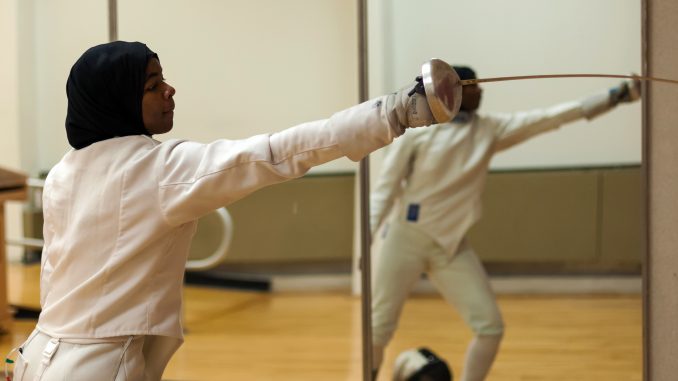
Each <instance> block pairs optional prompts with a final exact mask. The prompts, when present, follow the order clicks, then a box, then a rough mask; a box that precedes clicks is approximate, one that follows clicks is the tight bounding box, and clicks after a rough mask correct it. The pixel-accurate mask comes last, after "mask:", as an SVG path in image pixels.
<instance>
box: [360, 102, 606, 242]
mask: <svg viewBox="0 0 678 381" xmlns="http://www.w3.org/2000/svg"><path fill="white" fill-rule="evenodd" d="M610 108H611V105H610V101H609V93H608V92H607V91H606V92H604V93H600V94H596V95H593V96H590V97H588V98H585V99H583V100H581V101H573V102H567V103H563V104H559V105H556V106H553V107H550V108H547V109H539V110H533V111H527V112H518V113H513V114H488V115H481V114H475V115H471V116H470V118H468V119H467V120H465V121H461V122H460V121H458V120H455V121H453V122H451V123H445V124H439V125H435V126H431V127H429V128H421V129H413V130H408V131H407V132H406V133H405V134H404V135H403V136H401V137H400V138H399V139H398V140H397V141H396V142H395V143H394V144H393V145H392V146H390V147H389V148H388V151H387V154H386V157H385V159H384V162H383V165H382V168H381V171H380V176H379V178H378V180H377V183H376V186H375V187H374V190H373V192H372V194H371V197H370V220H371V221H370V224H371V227H372V230H373V232H376V231H377V230H378V228H379V227H381V226H382V225H384V226H385V224H384V222H385V221H387V220H388V219H389V218H395V219H399V220H401V221H407V222H409V223H410V224H411V225H410V226H412V227H414V228H416V229H418V230H420V231H421V232H423V233H425V234H428V235H429V236H430V237H431V238H433V239H435V240H436V241H437V242H438V243H439V244H440V245H441V246H442V247H443V248H445V249H446V250H447V251H448V252H449V253H450V254H454V253H455V252H456V250H457V246H458V245H459V243H460V241H461V240H462V239H463V238H464V236H465V235H466V233H467V231H468V230H469V229H470V228H471V226H473V224H474V223H475V222H477V221H478V220H479V219H480V216H481V213H482V205H481V195H482V191H483V188H484V186H485V179H486V176H487V170H488V167H489V164H490V160H491V158H492V155H494V153H495V152H498V151H501V150H503V149H506V148H509V147H511V146H513V145H515V144H518V143H520V142H523V141H525V140H527V139H529V138H531V137H533V136H535V135H537V134H540V133H542V132H546V131H550V130H553V129H555V128H558V127H560V126H561V125H562V124H565V123H568V122H572V121H574V120H577V119H580V118H582V117H587V118H592V117H594V116H597V115H599V114H601V113H602V112H605V111H607V110H609V109H610Z"/></svg>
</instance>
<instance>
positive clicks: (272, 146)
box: [14, 41, 433, 381]
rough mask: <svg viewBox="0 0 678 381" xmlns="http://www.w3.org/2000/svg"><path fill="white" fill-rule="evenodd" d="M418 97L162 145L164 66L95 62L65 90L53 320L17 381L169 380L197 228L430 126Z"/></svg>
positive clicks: (94, 53) (124, 46)
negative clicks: (327, 166) (285, 125)
mask: <svg viewBox="0 0 678 381" xmlns="http://www.w3.org/2000/svg"><path fill="white" fill-rule="evenodd" d="M410 89H411V87H410ZM408 90H409V89H404V90H402V91H399V92H396V93H393V94H391V95H387V96H383V97H379V98H377V99H374V100H371V101H368V102H365V103H363V104H360V105H357V106H354V107H351V108H349V109H346V110H343V111H340V112H338V113H336V114H334V115H332V116H331V117H330V118H329V119H325V120H319V121H314V122H308V123H304V124H301V125H298V126H296V127H292V128H289V129H286V130H284V131H282V132H278V133H273V134H267V135H258V136H254V137H251V138H249V139H244V140H235V141H234V140H217V141H214V142H212V143H209V144H201V143H196V142H192V141H187V140H175V139H172V140H168V141H165V142H160V141H157V140H155V139H153V135H157V134H162V133H166V132H168V131H170V130H171V129H172V126H173V117H174V106H175V103H174V95H175V92H176V90H175V89H174V88H173V87H172V86H170V85H169V84H168V83H167V82H166V81H165V80H164V78H163V73H162V66H161V65H160V61H159V59H158V55H157V54H156V53H154V52H153V51H151V50H150V49H149V48H148V47H147V46H146V45H144V44H142V43H139V42H121V41H118V42H112V43H107V44H103V45H98V46H95V47H93V48H90V49H89V50H87V51H86V52H85V53H84V54H83V55H82V56H81V57H80V58H79V59H78V60H77V62H75V64H74V65H73V67H72V69H71V71H70V75H69V77H68V80H67V86H66V92H67V96H68V111H67V116H66V132H67V136H68V141H69V143H70V145H71V146H72V147H73V148H72V149H71V150H70V151H69V152H67V153H66V154H65V156H63V158H62V159H61V161H60V162H59V163H58V164H57V165H56V166H54V168H52V170H51V171H50V172H49V176H48V177H47V180H46V182H45V188H44V196H43V202H44V203H43V205H44V219H45V222H44V233H45V246H44V251H43V258H42V269H41V280H40V287H41V296H40V298H41V300H40V302H41V307H42V313H41V314H40V318H39V320H38V323H37V326H36V328H35V330H34V331H33V332H32V333H31V335H30V336H29V338H28V339H27V340H26V342H25V343H23V344H22V345H21V347H20V348H19V350H18V359H17V362H16V367H15V372H14V377H15V378H14V380H15V381H18V380H69V381H78V380H86V381H91V380H116V381H119V380H160V378H161V376H162V373H163V371H164V369H165V366H166V365H167V363H168V361H169V360H170V358H171V356H172V355H173V354H174V352H175V351H176V350H177V348H178V347H179V346H180V345H181V343H182V341H183V335H182V327H181V321H180V320H181V319H180V315H181V309H182V307H181V303H182V301H181V288H182V279H183V273H184V266H185V263H186V259H187V255H188V251H189V246H190V242H191V238H192V236H193V234H194V232H195V230H196V224H197V219H198V218H200V217H201V216H203V215H205V214H207V213H209V212H210V211H212V210H215V209H217V208H220V207H222V206H224V205H227V204H229V203H231V202H233V201H235V200H238V199H240V198H242V197H244V196H246V195H248V194H250V193H252V192H254V191H256V190H257V189H260V188H262V187H264V186H267V185H271V184H275V183H280V182H283V181H286V180H289V179H293V178H296V177H300V176H302V175H303V174H304V173H306V172H307V171H308V170H309V169H310V168H311V167H313V166H316V165H319V164H322V163H325V162H328V161H330V160H334V159H337V158H340V157H343V156H346V157H348V158H350V159H352V160H354V161H357V160H359V159H361V158H362V157H364V156H365V155H367V154H368V153H370V152H372V151H374V150H376V149H378V148H380V147H382V146H384V145H387V144H389V143H390V142H391V141H392V140H393V139H394V138H396V137H398V136H399V135H401V134H402V133H403V132H404V131H405V128H407V127H415V126H425V125H430V124H431V123H432V122H433V121H432V116H431V111H430V109H429V108H428V105H427V102H426V100H425V98H424V97H423V96H422V95H420V94H414V95H412V96H409V95H408V94H407V93H408ZM422 100H423V101H422Z"/></svg>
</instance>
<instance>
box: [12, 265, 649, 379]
mask: <svg viewBox="0 0 678 381" xmlns="http://www.w3.org/2000/svg"><path fill="white" fill-rule="evenodd" d="M31 272H32V273H31ZM36 274H37V273H36V271H35V268H33V269H28V270H27V269H25V268H20V267H16V266H12V267H11V268H10V285H9V290H10V301H11V302H12V303H14V304H20V305H24V306H31V305H33V306H35V305H36V304H37V303H38V293H37V292H38V291H37V290H38V288H37V283H36V280H37V275H36ZM185 301H186V308H185V322H186V324H185V325H186V341H185V343H184V345H183V346H182V347H181V349H180V350H179V351H178V353H177V354H176V355H175V357H174V358H173V359H172V361H171V363H170V365H169V367H168V369H167V371H166V373H165V379H167V380H182V381H183V380H276V381H287V380H289V381H292V380H294V381H300V380H309V381H311V380H312V381H316V380H323V381H331V380H351V381H352V380H361V378H362V370H361V353H360V351H361V343H360V336H361V335H360V299H359V298H357V297H354V296H350V295H346V294H339V293H331V294H325V293H323V294H313V293H298V294H270V293H257V292H241V291H226V290H221V289H211V288H198V287H188V288H187V289H186V292H185ZM499 302H500V304H501V307H502V310H503V313H504V318H505V320H506V324H507V332H506V336H505V339H504V342H503V344H502V349H501V352H500V354H499V356H498V358H497V361H496V363H495V366H494V368H493V370H492V372H491V374H490V376H489V378H488V381H528V380H529V381H531V380H549V381H551V380H553V381H561V380H562V381H565V380H567V381H571V380H578V381H588V380H590V381H594V380H595V381H600V380H615V381H639V380H641V379H642V375H641V374H642V360H641V359H642V347H641V315H642V313H641V300H640V297H639V296H638V295H624V296H619V295H609V296H600V295H597V296H581V295H577V296H562V295H561V296H543V295H541V296H529V295H502V296H501V297H500V298H499ZM34 324H35V321H30V320H29V321H17V322H16V323H15V325H14V328H13V331H12V332H11V333H10V334H8V335H5V336H3V337H0V351H1V352H3V353H6V352H8V351H9V349H10V348H12V347H13V346H16V345H18V344H19V343H20V342H21V341H22V340H23V339H24V338H25V337H26V336H27V335H28V334H29V332H30V331H31V329H32V328H33V326H34ZM470 338H471V334H470V332H469V331H468V330H467V329H466V328H465V327H464V326H463V324H462V323H461V321H460V319H459V318H458V316H457V315H456V314H455V312H454V311H453V310H452V309H451V308H450V307H449V306H447V305H446V304H445V303H444V302H443V301H442V300H440V299H439V298H437V297H433V296H431V297H429V296H426V297H422V296H419V297H415V298H412V299H411V300H410V301H409V302H408V304H407V305H406V307H405V310H404V312H403V318H402V321H401V327H400V329H399V330H398V332H397V333H396V336H395V338H394V340H393V342H392V344H391V346H390V347H389V348H388V350H387V353H386V362H385V364H386V366H385V367H384V369H383V370H382V372H381V374H380V378H379V380H380V381H386V380H390V376H391V366H392V364H393V361H394V359H395V356H396V355H397V354H398V353H399V352H400V351H402V350H405V349H409V348H413V347H417V346H422V345H425V346H429V347H430V348H431V349H433V350H434V351H436V352H438V353H439V354H441V355H443V356H444V357H445V358H446V359H447V360H448V361H449V363H450V364H451V365H452V367H453V369H454V371H455V373H457V375H459V374H460V372H461V367H462V364H463V355H464V350H465V347H466V344H467V342H468V341H469V340H470Z"/></svg>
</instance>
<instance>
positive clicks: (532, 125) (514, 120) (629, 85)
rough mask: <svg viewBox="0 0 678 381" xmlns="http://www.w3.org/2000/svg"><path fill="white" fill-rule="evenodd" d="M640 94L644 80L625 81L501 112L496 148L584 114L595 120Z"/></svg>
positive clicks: (513, 143)
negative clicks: (574, 97) (579, 95)
mask: <svg viewBox="0 0 678 381" xmlns="http://www.w3.org/2000/svg"><path fill="white" fill-rule="evenodd" d="M639 98H640V82H638V81H624V82H622V83H621V84H620V85H618V86H615V87H613V88H611V89H609V90H606V91H604V92H601V93H599V94H594V95H591V96H588V97H586V98H583V99H581V100H578V101H572V102H566V103H562V104H559V105H556V106H553V107H550V108H546V109H539V110H532V111H527V112H518V113H515V114H508V115H502V116H498V117H497V120H496V124H497V131H496V133H497V137H498V139H497V146H496V150H497V151H500V150H503V149H506V148H509V147H511V146H513V145H516V144H518V143H521V142H523V141H525V140H527V139H529V138H531V137H533V136H535V135H538V134H540V133H543V132H546V131H550V130H553V129H556V128H558V127H560V126H561V125H563V124H566V123H570V122H573V121H576V120H578V119H581V118H587V119H589V120H591V119H593V118H595V117H597V116H599V115H601V114H603V113H605V112H607V111H610V110H611V109H613V108H614V107H615V106H617V105H618V104H619V103H627V102H633V101H635V100H637V99H639Z"/></svg>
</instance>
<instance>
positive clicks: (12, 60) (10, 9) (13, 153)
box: [0, 0, 22, 257]
mask: <svg viewBox="0 0 678 381" xmlns="http://www.w3.org/2000/svg"><path fill="white" fill-rule="evenodd" d="M18 8H19V0H0V51H1V52H3V54H2V56H1V58H0V135H1V136H2V138H1V139H0V166H1V167H6V168H10V169H13V170H19V169H20V167H21V166H20V162H21V157H20V156H21V151H20V149H19V106H18V105H19V102H18V94H19V87H20V85H19V81H18V73H19V62H18V59H17V56H18V50H19V38H18V30H19V23H18ZM5 216H6V218H7V221H6V234H7V237H17V236H19V235H21V234H22V230H21V207H20V205H18V204H16V203H8V204H7V208H6V209H5ZM0 218H1V217H0ZM7 253H8V256H10V257H14V256H16V255H18V254H19V252H18V250H17V249H14V248H10V249H9V250H8V251H7Z"/></svg>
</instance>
